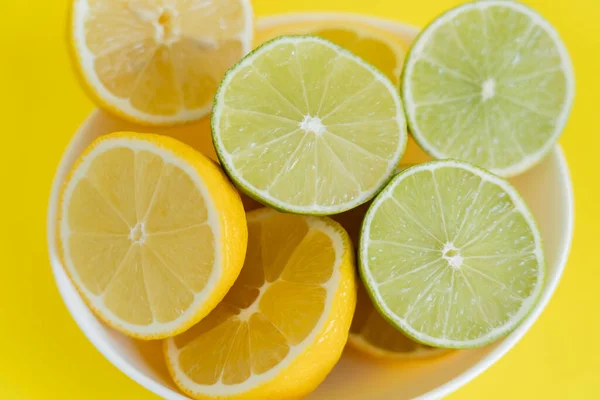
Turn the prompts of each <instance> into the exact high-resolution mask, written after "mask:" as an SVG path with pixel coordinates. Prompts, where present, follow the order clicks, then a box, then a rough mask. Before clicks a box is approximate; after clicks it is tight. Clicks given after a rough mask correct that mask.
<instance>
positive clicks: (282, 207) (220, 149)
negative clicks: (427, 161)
mask: <svg viewBox="0 0 600 400" xmlns="http://www.w3.org/2000/svg"><path fill="white" fill-rule="evenodd" d="M298 40H300V41H303V40H310V41H314V42H319V43H322V44H325V45H327V46H329V47H330V48H332V49H333V50H335V51H336V52H337V53H338V54H340V55H343V56H345V57H347V58H349V59H351V60H353V61H356V62H357V63H358V64H360V65H361V66H363V67H365V68H366V69H367V70H369V71H370V72H371V73H372V75H373V76H374V77H375V78H376V79H378V80H380V81H381V82H382V83H384V84H385V85H386V87H387V88H388V89H389V93H390V94H391V95H392V96H393V98H394V101H395V102H396V105H397V114H396V118H397V119H398V126H399V143H398V146H397V149H396V152H395V154H394V157H392V158H391V159H390V161H389V166H388V169H387V171H386V174H384V175H383V176H382V177H381V179H380V181H379V182H378V184H377V185H375V186H374V187H373V188H372V189H371V190H368V191H366V192H363V193H362V195H361V196H358V197H356V198H355V199H354V200H353V201H351V202H347V203H344V204H341V205H336V206H318V205H315V206H310V207H307V206H296V205H293V204H289V203H285V202H282V201H279V200H278V199H276V198H274V197H273V196H267V195H264V194H262V193H260V191H259V190H257V189H256V188H255V187H253V186H252V184H250V183H249V182H247V181H245V180H244V179H243V178H242V177H240V176H238V175H237V173H236V171H235V167H234V166H233V165H232V163H230V162H229V160H228V159H227V157H226V154H228V152H227V151H226V150H225V148H224V146H223V143H222V141H221V138H220V132H219V129H218V123H219V118H220V112H219V110H220V109H221V108H222V103H223V99H222V97H223V93H224V92H225V89H226V88H227V85H228V84H229V82H230V81H231V79H232V78H233V76H234V75H235V74H236V73H237V71H238V70H239V69H240V68H242V67H244V66H245V65H246V64H247V63H251V62H252V60H253V59H254V58H255V57H257V56H258V55H260V54H261V53H262V52H264V51H266V50H268V49H269V48H272V47H274V46H276V45H277V44H279V43H285V42H287V43H289V42H290V41H292V42H294V41H298ZM211 132H212V141H213V145H214V147H215V152H216V154H217V157H218V158H219V161H220V163H221V166H222V167H223V169H224V171H225V173H226V174H227V176H229V178H230V179H231V181H233V182H234V183H235V185H236V186H237V187H238V189H239V190H240V191H242V192H243V193H244V194H246V195H248V196H249V197H251V198H252V199H254V200H256V201H258V202H260V203H262V204H265V205H268V206H270V207H272V208H274V209H276V210H278V211H281V212H287V213H294V214H304V215H315V216H320V215H333V214H338V213H342V212H344V211H348V210H350V209H352V208H355V207H358V206H359V205H361V204H363V203H366V202H368V201H370V200H371V199H373V197H375V196H376V195H377V193H379V192H380V191H381V189H383V188H384V187H385V186H386V185H387V183H388V182H389V181H390V179H391V178H392V177H393V176H394V174H395V172H396V166H397V165H398V163H399V162H400V159H401V158H402V156H403V155H404V152H405V150H406V146H407V141H408V128H407V123H406V117H405V115H404V107H403V105H402V99H401V97H400V94H399V92H398V89H397V88H396V87H395V86H394V84H393V83H392V82H391V81H390V80H389V78H388V77H386V76H385V74H383V73H382V72H381V71H380V70H379V69H377V68H376V67H375V66H373V65H372V64H370V63H369V62H367V61H365V60H363V59H362V58H360V57H358V56H357V55H355V54H353V53H352V52H350V51H349V50H346V49H344V48H343V47H340V46H338V45H337V44H335V43H332V42H331V41H329V40H326V39H323V38H320V37H318V36H313V35H285V36H279V37H277V38H274V39H271V40H269V41H267V42H265V43H263V44H262V45H260V46H259V47H257V48H256V49H254V50H252V51H251V52H249V53H248V54H247V55H246V56H244V57H243V58H242V59H241V60H240V61H239V62H238V63H236V64H235V65H234V66H232V67H231V68H230V69H229V70H228V71H227V72H226V73H225V75H224V77H223V79H222V80H221V82H220V84H219V87H218V88H217V92H216V95H215V98H214V101H213V113H212V115H211Z"/></svg>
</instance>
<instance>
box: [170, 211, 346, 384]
mask: <svg viewBox="0 0 600 400" xmlns="http://www.w3.org/2000/svg"><path fill="white" fill-rule="evenodd" d="M272 215H276V217H266V218H257V219H255V220H250V221H249V224H248V229H249V243H248V251H247V255H246V260H245V264H244V267H243V268H242V271H241V273H240V276H239V278H238V280H237V281H236V282H235V284H234V286H233V287H232V288H231V290H230V291H229V293H228V294H227V296H226V297H225V299H224V300H223V301H222V302H221V303H220V304H219V305H218V306H217V308H216V309H215V310H213V311H212V313H211V314H209V316H208V317H206V318H205V319H203V320H202V321H200V323H198V324H197V325H195V326H194V327H192V328H191V329H190V330H189V331H187V332H185V333H183V334H181V335H179V336H176V337H175V338H174V344H175V346H176V347H177V348H178V352H179V353H178V362H179V365H180V367H181V369H182V371H183V372H184V373H185V375H186V376H188V377H189V378H190V379H191V380H193V381H194V382H195V383H197V384H203V385H214V384H217V383H221V384H224V385H236V384H240V383H242V382H244V381H246V380H248V379H249V378H250V377H251V376H252V375H259V374H263V373H266V372H268V371H269V370H271V369H272V368H273V367H275V366H276V365H278V364H279V363H280V362H282V361H283V360H284V358H286V356H287V355H288V354H290V352H292V351H293V350H294V348H295V346H298V345H300V344H301V343H302V342H303V341H304V340H305V339H306V338H307V337H308V336H309V334H310V333H311V332H312V331H313V330H314V329H315V327H316V326H317V323H318V322H319V320H320V318H321V315H322V314H323V312H324V309H325V303H326V301H327V290H326V288H325V287H324V285H327V283H328V282H329V281H330V280H331V279H332V275H333V273H334V266H335V262H336V254H335V250H334V248H333V242H332V240H331V238H330V237H329V236H327V235H326V234H325V233H323V232H321V231H319V230H316V229H314V228H311V227H310V226H309V225H308V224H307V223H306V220H305V219H304V218H303V217H300V216H292V215H285V214H275V213H274V214H272ZM200 354H201V355H202V356H199V355H200Z"/></svg>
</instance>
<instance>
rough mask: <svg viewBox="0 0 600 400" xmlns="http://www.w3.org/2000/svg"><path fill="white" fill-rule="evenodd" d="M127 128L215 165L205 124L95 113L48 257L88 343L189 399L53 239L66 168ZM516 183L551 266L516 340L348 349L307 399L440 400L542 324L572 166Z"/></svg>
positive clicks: (77, 143)
mask: <svg viewBox="0 0 600 400" xmlns="http://www.w3.org/2000/svg"><path fill="white" fill-rule="evenodd" d="M321 15H322V14H321ZM278 18H280V17H276V18H271V19H268V20H263V21H262V22H261V23H259V27H260V26H261V25H262V26H266V25H269V24H275V23H277V20H278ZM323 18H324V19H325V18H327V16H323ZM346 18H352V17H346ZM362 18H363V19H364V17H362ZM379 24H380V25H382V26H384V27H386V28H388V29H389V30H391V31H394V32H396V33H397V34H399V35H404V37H406V38H408V39H410V38H412V37H414V34H415V33H416V30H415V29H414V28H410V27H406V26H404V25H401V24H397V23H392V22H388V21H380V22H379ZM127 130H130V131H138V132H156V133H163V134H167V135H170V136H173V137H175V138H177V139H179V140H182V141H184V142H186V143H188V144H190V145H192V146H193V147H195V148H196V149H198V150H200V151H202V152H203V153H205V154H207V155H208V156H210V157H211V158H213V159H216V156H215V154H214V150H213V148H212V143H211V139H210V126H209V121H208V118H205V119H203V120H201V121H199V122H197V123H194V124H190V125H186V126H181V127H175V128H160V129H155V128H148V127H141V126H138V125H135V124H132V123H128V122H125V121H122V120H120V119H117V118H115V117H112V116H110V115H108V114H106V113H104V112H103V111H99V110H98V111H95V112H94V113H93V114H91V116H90V117H89V118H88V119H87V120H86V121H85V123H84V124H83V125H82V126H81V128H80V129H79V131H78V132H77V133H76V134H75V136H74V138H73V140H72V142H71V144H70V146H69V148H68V149H67V151H66V152H65V154H64V156H63V158H62V161H61V164H60V166H59V169H58V172H57V174H56V177H55V180H54V184H53V188H52V194H51V199H50V206H49V212H48V245H49V250H50V259H51V263H52V268H53V272H54V275H55V278H56V282H57V285H58V288H59V290H60V292H61V295H62V296H63V299H64V301H65V303H66V305H67V307H68V308H69V310H70V312H71V314H72V315H73V317H74V319H75V320H76V322H77V323H78V325H79V327H80V328H81V330H82V331H83V332H84V333H85V335H86V336H87V337H88V338H89V339H90V341H92V343H93V344H94V345H95V346H96V347H97V348H98V349H99V350H100V351H101V352H102V353H103V354H104V355H105V356H106V357H107V358H108V359H109V360H110V361H111V362H112V363H113V364H115V365H116V366H117V367H118V368H119V369H121V370H122V371H123V372H124V373H126V374H127V375H128V376H130V377H131V378H133V379H134V380H136V381H137V382H138V383H140V384H141V385H143V386H145V387H146V388H148V389H150V390H151V391H153V392H155V393H156V394H158V395H160V396H162V397H163V398H167V399H186V397H185V396H183V395H181V394H179V392H178V391H177V390H176V388H175V385H174V383H173V382H172V381H171V379H170V378H169V376H168V373H167V370H166V367H165V365H164V362H163V358H162V352H161V344H160V342H140V341H136V340H133V339H130V338H128V337H126V336H124V335H122V334H120V333H118V332H116V331H114V330H112V329H110V328H109V327H107V326H106V325H104V324H103V323H101V322H100V321H98V320H97V319H96V318H95V317H94V315H93V314H92V313H91V312H90V311H89V309H88V308H87V307H86V306H85V304H84V303H83V301H82V300H81V298H80V297H79V295H78V293H77V292H76V290H75V289H74V287H73V286H72V284H71V282H70V281H69V279H68V277H67V276H66V274H65V272H64V270H63V268H62V265H61V263H60V260H59V258H58V253H57V249H56V240H55V235H54V233H55V229H56V228H55V218H56V211H57V205H58V195H59V192H60V187H61V185H62V183H63V181H64V179H65V177H66V174H67V172H68V170H69V169H70V168H71V166H72V164H73V162H74V161H75V159H76V158H77V156H78V155H79V154H80V153H81V152H82V151H83V149H85V147H86V146H87V145H88V144H89V143H91V142H92V141H93V140H94V139H95V138H97V137H98V136H100V135H103V134H107V133H110V132H114V131H127ZM511 182H512V183H513V184H514V185H515V186H516V187H517V189H518V190H519V192H520V193H521V195H522V196H523V197H524V199H525V201H526V202H527V204H528V205H529V207H530V209H531V211H532V212H533V214H534V216H535V218H536V220H537V222H538V224H539V228H540V230H541V233H542V238H543V241H544V246H545V256H546V260H547V266H548V277H547V280H546V283H545V288H544V292H543V294H542V298H541V300H540V302H539V303H538V305H537V306H536V309H535V310H534V311H533V313H532V314H531V315H530V316H529V317H528V318H527V320H526V321H525V322H524V323H523V324H522V325H521V326H520V327H519V328H517V330H516V331H514V332H513V333H512V334H511V335H509V336H507V337H506V338H504V339H502V340H499V341H497V342H495V343H493V344H491V345H489V346H486V347H483V348H480V349H475V350H468V351H460V352H454V353H451V354H450V355H447V356H445V357H442V358H439V359H435V360H430V361H421V362H406V363H400V364H398V363H393V364H390V363H381V362H375V361H373V360H371V359H368V358H364V356H362V355H360V354H358V353H356V352H354V351H352V350H351V349H346V351H345V352H344V355H343V357H342V359H341V361H340V362H339V363H338V364H337V365H336V367H335V368H334V370H333V371H332V373H331V374H330V375H329V376H328V378H327V380H326V381H325V382H324V383H323V384H322V385H321V386H320V387H319V388H318V389H317V391H316V392H314V393H313V394H312V395H311V396H310V397H309V398H310V399H331V398H345V399H366V398H368V399H373V400H378V399H408V398H414V397H419V396H427V397H430V396H431V397H440V396H443V395H445V394H448V393H449V392H451V391H453V390H455V389H457V388H458V387H460V386H462V385H463V384H464V383H466V382H468V381H469V380H471V379H473V378H474V377H475V376H477V375H478V374H479V373H480V372H482V371H483V370H485V369H486V368H487V367H489V366H490V365H491V364H493V363H494V362H495V361H497V360H498V359H499V358H500V357H501V356H502V355H503V354H505V353H506V352H507V351H508V350H509V349H510V348H511V347H512V346H514V344H515V343H516V342H517V341H518V340H519V339H520V338H521V337H522V336H523V334H524V333H525V332H526V331H527V330H528V329H529V327H530V326H531V324H532V323H533V322H534V321H535V319H537V317H538V316H539V314H540V312H541V311H542V309H543V308H544V307H545V305H546V304H547V302H548V300H549V298H550V296H551V295H552V293H553V292H554V289H555V287H556V285H557V283H558V280H559V279H560V276H561V274H562V270H563V267H564V264H565V262H566V256H567V253H568V250H569V247H570V242H571V235H572V223H573V209H572V207H573V200H572V192H571V183H570V178H569V175H568V168H567V166H566V162H565V159H564V157H563V155H562V152H561V150H560V148H559V147H556V148H555V149H554V150H553V151H552V152H551V154H550V155H549V156H548V157H546V159H545V160H544V161H543V162H542V163H540V164H539V165H538V166H537V167H535V168H533V169H532V170H530V171H529V172H527V173H526V174H523V175H521V176H519V177H517V178H514V179H512V180H511Z"/></svg>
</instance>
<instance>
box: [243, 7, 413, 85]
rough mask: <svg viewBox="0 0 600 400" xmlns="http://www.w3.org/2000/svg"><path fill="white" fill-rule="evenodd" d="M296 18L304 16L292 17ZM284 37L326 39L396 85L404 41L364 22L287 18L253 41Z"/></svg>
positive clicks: (402, 56) (260, 32)
mask: <svg viewBox="0 0 600 400" xmlns="http://www.w3.org/2000/svg"><path fill="white" fill-rule="evenodd" d="M325 15H327V14H325ZM298 16H306V17H305V18H301V19H298V18H294V17H298ZM283 35H314V36H319V37H322V38H323V39H327V40H329V41H331V42H333V43H335V44H337V45H338V46H341V47H343V48H345V49H346V50H350V51H351V52H352V53H354V54H356V55H357V56H359V57H361V58H362V59H364V60H365V61H367V62H369V63H371V64H373V65H374V66H375V67H377V68H378V69H379V70H380V71H381V72H383V73H384V74H385V75H386V76H387V77H388V78H389V79H390V80H391V81H392V82H394V83H398V80H399V77H400V73H401V72H402V65H403V63H404V56H405V54H406V49H408V43H407V42H406V40H405V39H403V38H401V37H399V36H398V35H394V34H393V33H391V32H390V31H388V30H385V29H382V28H380V27H377V26H375V25H372V24H369V23H367V22H366V21H361V22H359V21H348V20H344V19H343V18H342V17H341V16H338V17H337V18H335V17H333V16H332V17H331V19H327V18H318V16H314V17H313V18H310V16H309V15H305V14H294V15H290V22H287V23H282V24H277V25H274V26H271V27H266V28H263V29H259V30H257V32H256V38H255V41H254V42H255V44H256V45H259V44H262V43H265V42H266V41H268V40H271V39H274V38H276V37H278V36H283Z"/></svg>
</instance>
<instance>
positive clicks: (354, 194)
mask: <svg viewBox="0 0 600 400" xmlns="http://www.w3.org/2000/svg"><path fill="white" fill-rule="evenodd" d="M212 130H213V141H214V144H215V149H216V152H217V155H218V156H219V159H220V161H221V164H222V165H223V166H224V167H225V169H226V170H227V171H228V173H229V175H230V176H231V178H232V179H233V180H234V181H235V183H236V184H237V185H238V186H239V187H240V188H241V189H242V190H243V191H244V192H246V193H247V194H248V195H250V196H251V197H254V198H256V199H257V200H259V201H261V202H263V203H266V204H268V205H270V206H272V207H274V208H276V209H279V210H283V211H287V212H294V213H303V214H335V213H339V212H342V211H345V210H348V209H351V208H353V207H356V206H357V205H359V204H361V203H364V202H366V201H367V200H369V199H371V198H372V197H373V196H374V195H375V194H376V193H378V192H379V190H380V189H381V188H382V187H383V186H384V185H385V183H386V182H387V181H388V180H389V178H390V176H391V175H392V174H393V172H394V169H395V168H396V165H397V164H398V162H399V160H400V157H401V156H402V153H403V152H404V148H405V146H406V122H405V118H404V114H403V111H402V104H401V102H400V96H399V95H398V93H397V90H396V89H395V88H394V86H393V85H392V84H391V83H390V81H389V80H388V79H387V78H386V77H385V76H384V75H383V74H382V73H381V72H379V71H377V70H376V69H375V68H374V67H372V66H370V65H369V64H367V63H366V62H364V61H363V60H361V59H360V58H358V57H356V56H354V55H353V54H352V53H350V52H349V51H347V50H344V49H342V48H341V47H339V46H337V45H335V44H333V43H331V42H328V41H326V40H324V39H320V38H317V37H310V36H287V37H285V36H284V37H280V38H277V39H274V40H272V41H270V42H267V43H266V44H264V45H262V46H261V47H259V48H258V49H256V50H255V51H253V52H252V53H250V54H249V55H248V56H246V57H245V58H244V59H242V61H240V62H239V63H238V64H237V65H236V66H234V67H233V68H232V69H230V70H229V72H227V74H226V76H225V78H224V79H223V82H222V83H221V87H220V88H219V90H218V92H217V96H216V98H215V106H214V113H213V117H212Z"/></svg>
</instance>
